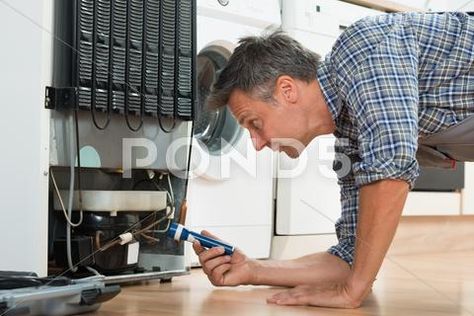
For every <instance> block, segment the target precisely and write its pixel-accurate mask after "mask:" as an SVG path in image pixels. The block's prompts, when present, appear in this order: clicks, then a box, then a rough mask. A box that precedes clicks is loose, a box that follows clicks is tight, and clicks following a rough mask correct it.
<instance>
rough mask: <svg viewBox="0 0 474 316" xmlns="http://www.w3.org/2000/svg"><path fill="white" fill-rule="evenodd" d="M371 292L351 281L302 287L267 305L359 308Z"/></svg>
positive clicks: (272, 299)
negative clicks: (356, 286)
mask: <svg viewBox="0 0 474 316" xmlns="http://www.w3.org/2000/svg"><path fill="white" fill-rule="evenodd" d="M369 293H370V290H368V291H367V290H365V288H355V287H354V286H351V285H350V282H349V281H343V282H325V283H322V284H318V285H300V286H297V287H294V288H292V289H290V290H287V291H284V292H280V293H277V294H275V295H273V296H272V297H270V298H268V299H267V303H270V304H278V305H311V306H319V307H336V308H358V307H359V306H360V305H361V304H362V302H363V301H364V299H365V298H366V297H367V295H368V294H369Z"/></svg>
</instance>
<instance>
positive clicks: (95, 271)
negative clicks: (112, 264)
mask: <svg viewBox="0 0 474 316" xmlns="http://www.w3.org/2000/svg"><path fill="white" fill-rule="evenodd" d="M86 269H87V270H88V271H89V272H92V273H93V274H95V275H97V276H102V274H100V273H99V271H97V270H96V269H94V268H92V267H89V266H86Z"/></svg>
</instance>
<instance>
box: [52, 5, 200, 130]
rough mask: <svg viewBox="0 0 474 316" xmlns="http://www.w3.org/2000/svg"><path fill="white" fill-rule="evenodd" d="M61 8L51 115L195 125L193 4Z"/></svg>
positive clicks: (57, 15) (57, 11)
mask: <svg viewBox="0 0 474 316" xmlns="http://www.w3.org/2000/svg"><path fill="white" fill-rule="evenodd" d="M55 6H56V8H55V33H56V34H55V35H56V39H57V40H56V41H55V47H54V54H55V58H54V60H55V61H54V71H53V87H54V88H48V89H49V91H47V99H46V107H48V108H56V109H61V108H79V109H84V110H88V111H90V112H91V114H92V116H93V119H95V117H94V113H95V112H104V113H107V114H109V113H119V114H122V115H125V116H126V118H128V116H129V115H132V116H139V117H140V118H143V117H144V116H151V117H156V116H158V117H164V118H173V119H180V120H192V118H193V100H194V99H195V98H194V68H195V67H194V63H195V57H194V56H195V47H194V42H195V40H194V39H195V0H161V1H160V0H128V1H127V0H74V1H63V0H57V1H56V2H55ZM141 122H142V124H143V120H141ZM127 123H129V122H128V119H127ZM140 126H141V125H140ZM129 127H130V124H129Z"/></svg>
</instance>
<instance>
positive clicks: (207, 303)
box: [89, 240, 474, 316]
mask: <svg viewBox="0 0 474 316" xmlns="http://www.w3.org/2000/svg"><path fill="white" fill-rule="evenodd" d="M472 242H473V243H474V240H472ZM281 290H282V289H281V288H269V287H254V286H242V287H236V288H216V287H213V286H212V285H211V284H210V283H209V282H208V281H207V279H206V278H205V276H204V274H203V273H202V271H201V270H200V269H193V270H192V273H191V275H188V276H182V277H176V278H174V279H173V280H172V282H171V283H163V284H160V283H159V282H151V283H149V284H148V285H140V286H128V287H124V288H123V289H122V293H121V294H120V295H119V296H117V297H116V298H115V299H113V300H112V301H110V302H108V303H105V304H103V305H102V307H101V308H100V310H99V311H97V312H96V313H94V314H89V315H96V316H102V315H104V316H105V315H143V316H147V315H216V316H217V315H225V316H231V315H239V316H242V315H252V316H253V315H258V316H265V315H272V316H273V315H275V316H279V315H320V316H324V315H397V316H399V315H403V316H406V315H416V316H424V315H471V316H474V251H470V252H467V253H466V252H453V253H432V254H422V255H420V254H418V255H416V256H415V255H392V256H390V257H389V258H387V259H386V260H385V263H384V266H383V269H382V271H381V272H380V274H379V276H378V280H377V281H376V283H375V285H374V290H373V293H372V294H371V295H370V297H369V299H368V300H367V301H366V302H365V304H364V306H363V307H361V308H359V309H356V310H340V309H324V308H316V307H287V306H275V305H269V304H266V302H265V299H266V298H267V297H269V296H271V295H272V294H274V293H277V292H278V291H281Z"/></svg>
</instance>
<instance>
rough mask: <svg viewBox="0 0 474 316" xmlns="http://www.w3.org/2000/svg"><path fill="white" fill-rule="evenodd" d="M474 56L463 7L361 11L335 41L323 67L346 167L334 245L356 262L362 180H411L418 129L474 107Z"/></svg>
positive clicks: (472, 31)
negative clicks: (427, 10) (460, 10)
mask: <svg viewBox="0 0 474 316" xmlns="http://www.w3.org/2000/svg"><path fill="white" fill-rule="evenodd" d="M473 62H474V19H473V18H472V17H469V16H468V15H466V14H464V13H447V14H434V13H431V14H430V13H427V14H423V13H404V14H386V15H381V16H377V17H369V18H364V19H362V20H360V21H358V22H356V23H355V24H353V25H352V26H351V27H349V28H348V29H347V30H346V31H345V32H344V33H343V34H342V35H341V36H340V37H339V39H338V40H337V41H336V43H335V45H334V47H333V49H332V51H331V53H330V54H329V55H328V56H327V57H326V58H325V60H324V61H323V62H322V63H321V65H320V66H319V68H318V80H319V83H320V85H321V89H322V91H323V94H324V97H325V99H326V102H327V104H328V107H329V110H330V112H331V114H332V116H333V118H334V121H335V122H336V126H337V128H336V132H335V136H336V146H335V150H336V158H335V170H337V169H340V171H341V172H343V173H344V174H338V176H339V184H340V186H341V204H342V216H341V218H340V219H339V220H338V222H337V223H336V233H337V236H338V240H339V244H338V245H337V246H334V247H332V248H330V249H329V252H330V253H333V254H335V255H337V256H339V257H341V258H342V259H344V260H345V261H347V262H348V263H349V264H352V260H353V251H354V245H355V230H356V225H357V210H358V192H359V187H360V186H362V185H365V184H368V183H371V182H374V181H377V180H381V179H403V180H405V181H407V182H408V183H409V185H410V187H412V186H413V183H414V181H415V179H416V178H417V176H418V163H417V161H416V151H417V143H418V136H419V135H422V136H423V135H429V134H432V133H436V132H438V131H440V130H443V129H446V128H447V127H449V126H452V125H454V124H457V123H459V122H460V121H462V120H463V119H465V118H466V117H468V116H469V115H472V114H474V66H473ZM349 160H350V163H349V164H350V166H349V168H347V166H346V167H344V163H346V164H347V162H348V161H349ZM341 167H342V168H341ZM347 170H349V172H344V171H347Z"/></svg>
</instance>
